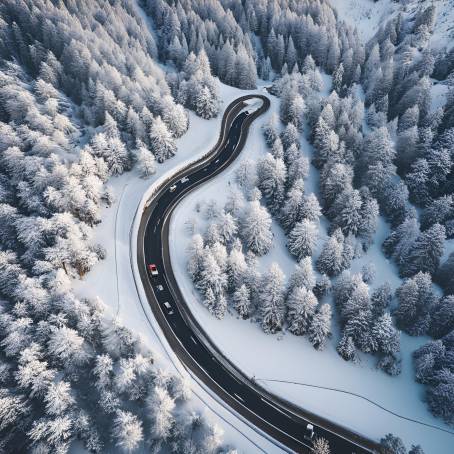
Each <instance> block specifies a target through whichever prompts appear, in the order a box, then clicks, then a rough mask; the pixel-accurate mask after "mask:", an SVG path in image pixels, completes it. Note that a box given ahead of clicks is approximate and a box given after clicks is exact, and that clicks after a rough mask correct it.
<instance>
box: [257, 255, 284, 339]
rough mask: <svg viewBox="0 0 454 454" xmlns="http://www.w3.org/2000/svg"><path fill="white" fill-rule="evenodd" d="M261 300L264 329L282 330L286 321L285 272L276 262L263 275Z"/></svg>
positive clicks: (274, 331)
mask: <svg viewBox="0 0 454 454" xmlns="http://www.w3.org/2000/svg"><path fill="white" fill-rule="evenodd" d="M260 301H261V302H260V304H261V307H260V312H261V325H262V329H263V331H265V333H271V334H274V333H276V331H280V330H281V329H282V324H283V321H284V274H283V273H282V271H281V269H280V268H279V266H278V265H277V264H276V263H273V264H271V266H270V268H269V271H268V272H267V273H265V274H264V275H263V278H262V285H261V288H260Z"/></svg>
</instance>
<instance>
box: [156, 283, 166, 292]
mask: <svg viewBox="0 0 454 454" xmlns="http://www.w3.org/2000/svg"><path fill="white" fill-rule="evenodd" d="M156 288H157V289H158V290H159V291H160V292H162V291H163V290H164V287H163V286H162V285H161V284H159V285H157V286H156Z"/></svg>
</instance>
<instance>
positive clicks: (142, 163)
mask: <svg viewBox="0 0 454 454" xmlns="http://www.w3.org/2000/svg"><path fill="white" fill-rule="evenodd" d="M135 157H136V160H137V166H138V170H139V172H140V174H141V176H142V178H147V177H149V176H150V175H153V174H154V173H155V172H156V163H155V157H154V155H153V154H152V153H151V152H150V151H149V150H147V148H146V147H145V145H144V144H143V143H142V142H139V143H138V147H137V149H136V152H135Z"/></svg>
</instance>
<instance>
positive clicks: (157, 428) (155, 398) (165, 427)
mask: <svg viewBox="0 0 454 454" xmlns="http://www.w3.org/2000/svg"><path fill="white" fill-rule="evenodd" d="M146 406H147V410H148V417H149V418H150V420H151V422H152V430H151V432H152V436H153V438H154V439H166V438H168V437H169V436H170V431H171V429H172V425H173V424H174V422H175V421H174V418H173V415H172V412H173V410H174V408H175V402H174V400H173V399H172V397H171V396H170V395H169V393H168V391H167V390H166V389H164V388H162V387H160V386H156V387H155V388H154V389H153V391H152V392H151V393H150V395H149V396H148V397H147V401H146Z"/></svg>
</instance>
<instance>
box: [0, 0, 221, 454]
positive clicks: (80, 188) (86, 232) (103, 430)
mask: <svg viewBox="0 0 454 454" xmlns="http://www.w3.org/2000/svg"><path fill="white" fill-rule="evenodd" d="M0 53H1V57H2V58H1V63H0V155H1V158H0V229H1V231H2V234H1V235H0V371H1V372H0V401H1V402H0V407H1V410H0V451H5V452H28V451H33V452H59V453H65V452H68V451H69V449H71V445H72V444H73V443H74V442H76V441H77V442H78V443H79V444H80V443H81V444H82V445H83V446H84V447H85V449H86V450H87V451H89V452H106V451H113V450H117V451H119V452H133V451H136V450H140V449H145V446H146V447H147V449H151V450H153V451H158V450H161V449H164V450H174V451H176V452H191V451H195V450H199V451H203V450H206V451H212V450H214V449H217V448H219V446H220V444H221V441H222V440H221V433H220V430H219V428H217V427H216V426H212V425H211V424H210V423H208V422H205V421H203V420H202V419H201V417H200V416H199V415H190V414H188V412H187V411H186V410H185V409H184V408H183V407H182V405H183V402H184V401H185V400H187V399H188V398H189V397H190V389H189V388H188V384H187V383H186V382H184V381H182V380H181V379H180V378H178V377H175V376H171V375H169V374H167V373H166V372H164V371H163V370H161V369H160V368H158V367H156V365H155V364H154V358H153V355H152V353H151V352H150V351H149V350H148V349H147V348H146V347H145V346H144V345H142V344H141V343H140V341H139V339H138V338H136V336H135V335H133V334H132V333H131V332H130V331H129V330H127V329H126V328H125V327H123V326H122V325H121V324H120V322H119V321H118V320H110V319H109V318H108V317H107V315H106V314H105V313H104V304H103V303H102V302H101V301H99V300H97V299H94V300H91V299H80V298H78V297H76V296H75V294H74V293H73V292H72V290H71V285H72V282H71V279H73V278H78V277H83V276H84V275H85V274H86V273H87V272H89V271H90V269H91V268H92V267H93V266H94V265H95V264H96V263H97V262H98V261H99V260H102V259H103V258H104V257H105V255H106V251H105V250H104V248H103V247H101V246H100V245H98V244H95V243H93V242H92V240H91V237H92V230H93V229H92V228H93V227H94V226H95V225H96V224H98V223H99V222H100V221H101V216H100V208H101V206H103V205H104V206H105V205H107V206H109V205H110V204H111V203H112V202H113V199H114V194H113V191H112V189H110V187H109V186H107V185H106V183H107V181H108V179H109V178H110V177H111V176H114V175H118V174H121V173H123V172H124V171H126V170H129V169H130V168H131V166H132V164H133V163H134V162H136V163H137V166H138V168H139V171H140V173H141V174H142V176H149V175H150V174H152V173H154V172H155V161H158V162H162V161H164V160H165V159H168V158H170V157H171V156H173V154H174V153H175V151H176V146H175V138H176V137H179V136H181V135H182V134H183V133H184V132H185V131H186V130H187V127H188V115H187V113H186V112H185V110H184V108H183V107H182V105H180V104H177V103H176V102H175V101H174V98H173V97H172V93H171V89H170V88H169V86H168V84H167V82H166V79H165V75H164V73H163V71H162V70H161V69H160V67H159V66H158V65H157V63H156V58H157V47H156V44H155V41H154V39H153V35H152V33H151V32H150V30H149V28H148V27H147V25H146V24H145V23H144V22H143V20H142V19H141V16H140V12H139V10H138V8H137V7H136V6H135V4H134V2H130V1H127V0H126V1H124V2H108V1H103V0H97V1H93V2H89V4H87V3H83V2H82V3H81V2H64V3H62V2H57V3H55V2H45V1H28V0H24V1H19V2H17V1H9V0H7V1H5V2H2V4H1V5H0ZM200 61H201V62H202V63H203V58H201V59H200ZM204 77H206V74H205V73H204ZM188 83H191V80H190V78H189V81H188ZM196 85H197V84H194V85H193V88H194V87H196ZM197 88H198V85H197ZM212 98H213V96H212V95H211V94H210V97H209V99H210V101H211V102H212V101H213V99H212ZM199 105H200V106H202V105H203V102H201V103H200V104H198V105H197V106H199ZM197 106H192V105H190V106H189V107H190V108H194V109H195V110H197V109H196V107H197ZM215 107H216V109H217V105H216V106H215ZM216 109H213V112H214V111H215V112H217V110H216ZM197 113H199V114H202V113H201V111H197ZM213 114H214V113H213ZM223 234H224V235H227V234H228V231H224V232H223Z"/></svg>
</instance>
